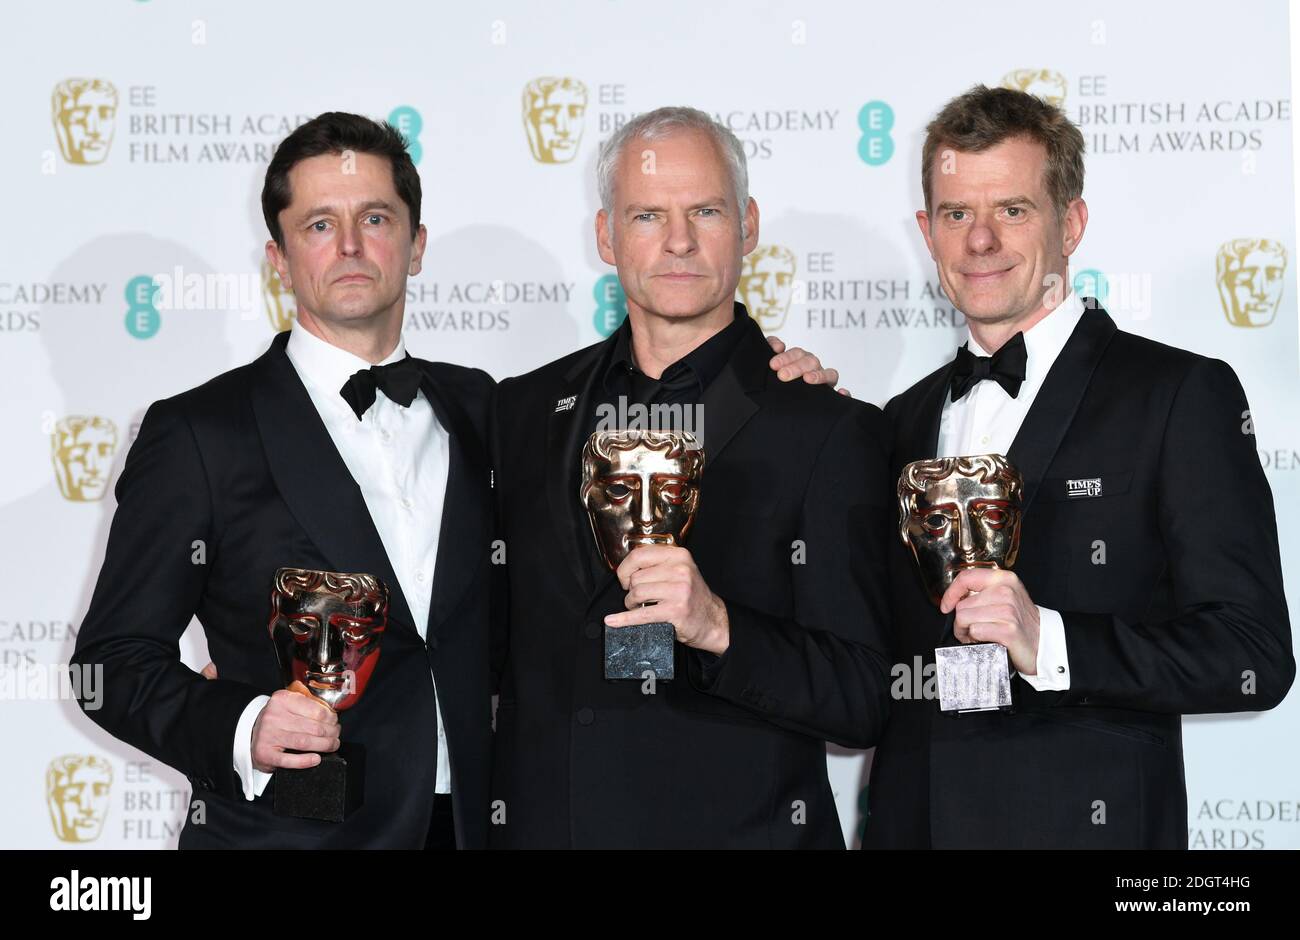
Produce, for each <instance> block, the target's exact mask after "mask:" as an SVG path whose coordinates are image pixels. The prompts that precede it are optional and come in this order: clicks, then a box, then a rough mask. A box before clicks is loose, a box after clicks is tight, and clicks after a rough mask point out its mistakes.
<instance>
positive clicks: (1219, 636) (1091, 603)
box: [864, 309, 1295, 848]
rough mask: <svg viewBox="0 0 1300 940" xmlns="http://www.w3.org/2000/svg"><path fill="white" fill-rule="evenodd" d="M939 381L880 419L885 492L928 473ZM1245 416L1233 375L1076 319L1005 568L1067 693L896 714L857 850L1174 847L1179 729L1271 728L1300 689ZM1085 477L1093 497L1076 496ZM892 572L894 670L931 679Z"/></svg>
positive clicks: (1182, 802)
mask: <svg viewBox="0 0 1300 940" xmlns="http://www.w3.org/2000/svg"><path fill="white" fill-rule="evenodd" d="M950 368H951V366H945V367H944V368H942V369H939V370H938V371H936V372H934V373H932V374H930V375H928V376H926V377H925V378H924V379H922V380H921V381H920V382H918V383H916V384H915V385H913V386H912V387H911V388H909V389H908V390H907V391H905V392H903V393H902V394H901V395H899V396H898V397H896V398H894V399H893V400H892V401H891V402H889V404H888V405H887V406H886V409H885V411H886V414H887V415H888V416H889V417H890V419H891V420H892V422H893V427H894V451H893V459H892V461H891V474H892V476H893V477H894V478H895V479H896V478H897V475H898V472H899V470H900V469H901V468H902V467H903V465H904V464H906V463H908V462H909V461H912V460H918V459H921V458H926V457H933V456H935V450H936V447H937V440H938V433H939V418H940V414H941V410H942V407H943V402H944V398H945V396H947V395H948V390H949V371H950ZM1247 407H1248V406H1247V404H1246V398H1245V395H1244V394H1243V392H1242V389H1241V386H1240V384H1239V383H1238V382H1237V378H1236V376H1235V374H1234V373H1233V371H1232V369H1231V368H1229V367H1228V366H1227V365H1226V364H1225V363H1223V362H1220V361H1218V360H1214V359H1207V358H1205V357H1203V356H1198V355H1195V354H1193V353H1190V352H1186V351H1184V350H1181V349H1175V348H1173V347H1170V346H1165V345H1162V344H1160V343H1156V342H1152V341H1150V340H1147V339H1143V338H1141V337H1138V336H1134V335H1132V334H1130V333H1124V332H1121V331H1119V330H1117V329H1116V327H1115V324H1114V322H1113V321H1112V320H1111V319H1110V317H1109V316H1108V315H1107V314H1106V312H1105V311H1104V310H1101V309H1095V310H1090V311H1088V312H1085V314H1084V315H1083V318H1082V320H1081V321H1080V322H1079V325H1078V326H1077V327H1076V328H1075V330H1074V333H1073V334H1072V335H1071V337H1070V339H1069V341H1068V342H1067V343H1066V345H1065V347H1064V349H1063V350H1062V352H1061V354H1060V357H1059V358H1058V359H1057V360H1056V362H1055V364H1054V365H1053V366H1052V368H1051V370H1050V372H1049V373H1048V375H1047V378H1046V380H1045V382H1044V384H1043V386H1042V388H1041V389H1040V390H1039V393H1038V396H1037V398H1036V399H1035V400H1034V403H1033V405H1032V407H1031V408H1030V409H1029V413H1028V414H1027V415H1026V417H1025V420H1024V423H1023V425H1022V426H1021V428H1020V431H1019V433H1018V434H1017V436H1016V438H1015V441H1014V443H1013V444H1012V446H1011V452H1010V453H1009V454H1008V455H1007V456H1008V458H1009V459H1010V460H1011V462H1012V463H1013V464H1015V465H1016V466H1017V467H1018V468H1019V469H1020V471H1021V473H1022V474H1023V476H1024V479H1025V507H1026V508H1025V514H1024V521H1023V528H1022V533H1021V547H1020V554H1019V558H1018V560H1017V562H1016V568H1015V570H1016V573H1017V574H1018V575H1019V576H1020V578H1021V580H1022V581H1023V582H1024V584H1025V587H1026V589H1027V590H1028V592H1029V596H1030V597H1031V598H1032V599H1033V601H1034V603H1036V604H1038V605H1040V606H1042V607H1047V608H1050V609H1053V610H1057V611H1060V612H1061V614H1062V618H1063V620H1064V623H1065V636H1066V647H1067V654H1068V658H1069V664H1070V675H1071V683H1070V689H1069V691H1067V692H1036V691H1035V690H1034V689H1033V688H1032V687H1031V686H1030V685H1029V684H1028V683H1026V682H1025V681H1024V680H1022V679H1020V678H1019V676H1015V677H1013V680H1012V681H1013V684H1014V685H1015V689H1014V695H1015V697H1016V699H1017V706H1016V710H1015V711H1014V712H1013V713H983V714H974V715H962V716H957V717H950V716H945V715H940V714H939V712H938V705H937V703H936V702H934V701H924V700H915V699H913V700H909V701H896V702H895V703H894V708H893V711H892V713H891V717H890V722H889V727H888V729H887V730H886V732H885V736H884V740H883V741H882V742H881V744H880V746H879V747H878V748H877V750H876V755H875V761H874V765H873V767H872V773H871V783H870V791H869V804H870V817H869V819H868V821H867V826H866V836H865V839H864V847H868V848H884V847H921V848H924V847H927V846H933V847H936V848H940V847H1000V848H1028V847H1083V848H1090V847H1125V848H1179V847H1186V845H1187V794H1186V788H1185V785H1184V781H1183V758H1182V731H1181V720H1180V716H1181V715H1184V714H1196V713H1204V712H1237V711H1251V710H1260V709H1268V708H1272V707H1273V706H1274V705H1276V704H1277V703H1278V702H1279V701H1281V699H1282V697H1283V696H1284V695H1285V694H1286V691H1287V689H1288V688H1289V687H1290V685H1291V681H1292V678H1293V677H1294V675H1295V662H1294V659H1293V658H1292V652H1291V632H1290V625H1289V623H1288V620H1287V609H1286V601H1285V598H1284V597H1283V593H1282V572H1281V563H1280V560H1279V554H1278V542H1277V535H1276V531H1275V517H1274V512H1273V499H1272V494H1271V493H1270V491H1269V487H1268V483H1267V481H1266V480H1265V478H1264V473H1263V471H1262V469H1261V468H1260V463H1259V457H1258V455H1257V454H1256V450H1255V438H1254V436H1253V435H1252V434H1247V433H1243V430H1244V427H1245V423H1246V421H1247V419H1248V417H1249V415H1248V414H1247ZM1088 479H1093V480H1095V479H1100V481H1101V492H1100V495H1097V496H1071V495H1070V493H1071V488H1070V487H1069V485H1068V481H1071V480H1076V481H1077V480H1088ZM1076 489H1077V487H1076ZM890 569H891V575H890V576H891V581H892V583H893V588H894V592H893V605H894V622H895V624H896V625H897V626H898V628H899V630H898V644H899V645H898V650H897V656H898V657H899V659H900V661H901V662H904V663H912V662H913V657H921V658H922V659H923V661H924V662H925V663H927V664H929V663H932V662H933V661H934V647H935V646H936V645H940V644H939V639H940V636H941V634H942V633H943V631H944V627H945V622H946V621H945V618H944V617H942V616H941V615H940V614H939V613H938V611H937V609H936V608H935V607H934V606H933V605H932V604H931V603H930V601H929V600H928V598H927V596H926V595H925V592H924V591H923V590H922V588H921V582H920V578H919V575H918V574H917V573H916V571H915V565H914V562H913V560H912V559H911V557H910V555H909V553H908V552H907V550H906V548H905V547H904V546H903V544H902V542H901V540H900V539H899V538H898V537H897V536H895V537H894V539H893V545H892V547H891V550H890ZM1252 676H1253V680H1252V679H1251V677H1252ZM1243 690H1247V691H1243ZM1103 820H1104V821H1103Z"/></svg>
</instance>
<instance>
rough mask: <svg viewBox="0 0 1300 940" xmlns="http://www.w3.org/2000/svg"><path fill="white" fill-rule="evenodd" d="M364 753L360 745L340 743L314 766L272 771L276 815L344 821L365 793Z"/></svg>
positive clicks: (273, 806) (325, 820) (283, 768)
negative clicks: (273, 775) (337, 747)
mask: <svg viewBox="0 0 1300 940" xmlns="http://www.w3.org/2000/svg"><path fill="white" fill-rule="evenodd" d="M365 779H366V752H365V749H364V748H363V747H362V746H361V745H359V744H346V743H345V744H342V745H340V746H339V749H338V750H337V751H335V752H334V753H332V754H322V755H321V761H320V763H319V764H317V765H316V766H315V767H308V768H306V769H305V770H291V769H289V768H285V767H282V768H280V769H279V770H277V771H276V772H275V782H274V786H275V799H274V802H273V804H272V809H273V811H274V812H275V815H277V816H295V817H297V818H299V819H319V820H321V821H322V822H343V820H345V819H347V817H348V816H349V815H350V814H351V813H353V812H355V811H356V810H357V809H358V808H359V807H360V806H361V802H362V799H363V797H364V796H365V793H364V790H365Z"/></svg>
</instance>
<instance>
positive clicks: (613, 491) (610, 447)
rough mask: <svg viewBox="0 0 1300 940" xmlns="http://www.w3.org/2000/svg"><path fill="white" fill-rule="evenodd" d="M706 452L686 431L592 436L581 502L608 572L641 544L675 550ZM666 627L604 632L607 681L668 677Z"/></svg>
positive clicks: (693, 505) (695, 499)
mask: <svg viewBox="0 0 1300 940" xmlns="http://www.w3.org/2000/svg"><path fill="white" fill-rule="evenodd" d="M703 470H704V451H703V450H701V449H700V447H699V446H698V444H697V442H696V440H695V438H694V437H692V436H691V435H690V434H688V433H686V432H684V431H597V432H596V433H594V434H592V435H591V437H590V438H589V439H588V440H587V443H586V445H585V446H584V447H583V449H582V489H581V491H580V494H579V495H580V499H581V501H582V505H583V508H585V509H586V510H587V516H588V518H589V519H590V520H591V532H592V535H594V536H595V538H596V545H597V547H598V548H599V549H600V554H601V557H602V558H604V559H605V564H607V565H608V566H609V568H610V570H614V569H617V568H618V566H619V563H620V562H622V561H623V559H624V558H626V557H627V556H628V553H630V552H631V551H632V549H634V548H636V547H637V546H638V545H680V544H682V540H683V539H684V538H685V537H686V533H687V532H689V531H690V528H691V523H693V522H694V521H695V513H696V511H697V510H698V509H699V506H700V474H701V473H702V472H703ZM675 636H676V631H675V630H674V628H673V625H672V624H671V623H646V624H639V625H636V626H629V627H609V626H607V627H605V678H606V679H644V678H646V674H647V673H652V674H653V675H654V677H655V678H656V679H672V678H673V640H674V637H675Z"/></svg>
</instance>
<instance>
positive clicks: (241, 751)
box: [235, 695, 271, 800]
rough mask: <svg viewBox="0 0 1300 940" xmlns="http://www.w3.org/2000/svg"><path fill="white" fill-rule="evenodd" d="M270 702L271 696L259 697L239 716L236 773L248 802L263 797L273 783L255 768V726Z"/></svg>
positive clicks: (236, 727) (268, 775)
mask: <svg viewBox="0 0 1300 940" xmlns="http://www.w3.org/2000/svg"><path fill="white" fill-rule="evenodd" d="M269 701H271V697H270V696H269V695H259V696H258V697H257V698H255V699H253V700H252V701H251V702H249V703H248V704H247V705H245V706H244V713H243V714H242V715H240V716H239V724H237V725H236V726H235V773H237V774H239V781H240V783H242V784H243V787H244V799H246V800H252V799H255V798H256V797H259V796H261V795H262V791H263V790H265V789H266V785H267V784H268V783H270V782H271V775H270V774H267V773H263V772H262V771H260V770H258V769H257V768H256V767H254V766H253V725H254V723H255V722H256V721H257V716H258V715H260V714H261V713H262V709H263V708H265V707H266V703H267V702H269Z"/></svg>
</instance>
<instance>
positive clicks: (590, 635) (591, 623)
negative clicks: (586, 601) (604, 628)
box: [586, 620, 601, 640]
mask: <svg viewBox="0 0 1300 940" xmlns="http://www.w3.org/2000/svg"><path fill="white" fill-rule="evenodd" d="M600 627H601V624H600V622H599V621H597V620H588V621H587V631H586V632H587V639H589V640H594V639H596V638H597V637H599V636H600V633H601V630H600Z"/></svg>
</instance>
